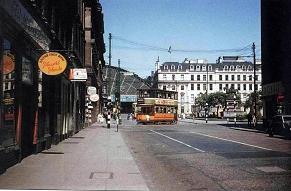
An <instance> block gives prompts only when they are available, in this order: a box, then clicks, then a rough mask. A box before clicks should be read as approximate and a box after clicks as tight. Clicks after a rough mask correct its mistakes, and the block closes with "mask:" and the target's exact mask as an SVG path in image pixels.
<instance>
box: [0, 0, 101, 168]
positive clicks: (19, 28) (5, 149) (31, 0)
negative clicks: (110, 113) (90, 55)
mask: <svg viewBox="0 0 291 191" xmlns="http://www.w3.org/2000/svg"><path fill="white" fill-rule="evenodd" d="M84 29H85V1H83V0H62V1H56V0H12V1H11V0H0V58H1V59H0V102H1V104H0V173H1V172H3V171H5V169H7V168H8V167H10V166H11V165H13V164H15V163H17V162H19V161H21V160H22V159H23V158H24V157H26V156H28V155H30V154H32V153H36V152H40V151H42V150H44V149H48V148H50V147H51V145H52V144H58V143H59V142H60V141H62V140H64V139H66V138H67V137H69V136H71V135H73V134H75V133H77V132H78V131H80V130H81V129H82V128H83V127H84V122H85V95H86V93H85V92H86V81H72V80H71V79H70V72H71V69H75V68H78V69H84V68H85V61H84V60H85V57H84V55H85V43H84V42H85V30H84ZM98 42H99V41H98ZM102 45H104V42H103V43H102ZM47 52H57V53H58V54H60V55H62V56H63V57H64V60H66V67H65V69H64V71H63V72H62V73H60V74H58V75H48V74H45V73H43V72H41V71H40V69H39V67H38V60H39V58H40V57H41V56H42V55H43V54H45V53H47Z"/></svg>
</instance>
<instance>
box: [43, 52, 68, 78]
mask: <svg viewBox="0 0 291 191" xmlns="http://www.w3.org/2000/svg"><path fill="white" fill-rule="evenodd" d="M38 67H39V69H40V71H42V72H43V73H45V74H47V75H58V74H61V73H63V71H65V69H66V67H67V60H66V59H65V57H63V56H62V55H61V54H60V53H57V52H48V53H45V54H43V55H42V56H41V57H40V58H39V59H38Z"/></svg>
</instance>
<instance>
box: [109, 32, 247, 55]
mask: <svg viewBox="0 0 291 191" xmlns="http://www.w3.org/2000/svg"><path fill="white" fill-rule="evenodd" d="M112 38H113V39H115V40H119V41H121V42H124V43H127V44H129V45H132V46H135V47H129V46H115V48H121V49H133V50H145V51H162V52H169V49H168V48H162V47H157V46H152V45H148V44H144V43H140V42H136V41H132V40H128V39H124V38H121V37H119V36H115V35H114V36H113V35H112ZM251 45H252V44H249V45H247V46H245V47H243V48H232V49H214V50H206V49H205V50H203V49H200V50H199V49H197V50H190V49H189V50H187V49H171V52H188V53H209V54H210V53H224V52H236V53H237V52H244V51H249V50H251Z"/></svg>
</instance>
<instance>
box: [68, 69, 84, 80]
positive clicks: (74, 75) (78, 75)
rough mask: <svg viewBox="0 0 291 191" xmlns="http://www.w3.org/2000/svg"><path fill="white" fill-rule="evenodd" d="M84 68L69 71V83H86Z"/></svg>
mask: <svg viewBox="0 0 291 191" xmlns="http://www.w3.org/2000/svg"><path fill="white" fill-rule="evenodd" d="M87 78H88V77H87V70H86V68H74V69H70V75H69V80H71V81H86V80H87Z"/></svg>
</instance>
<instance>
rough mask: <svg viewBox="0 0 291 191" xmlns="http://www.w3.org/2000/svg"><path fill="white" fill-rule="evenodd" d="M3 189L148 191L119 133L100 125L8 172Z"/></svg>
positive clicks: (2, 181) (0, 178)
mask: <svg viewBox="0 0 291 191" xmlns="http://www.w3.org/2000/svg"><path fill="white" fill-rule="evenodd" d="M0 189H45V190H49V189H53V190H140V191H147V190H149V189H148V187H147V185H146V183H145V181H144V179H143V177H142V175H141V173H140V171H139V169H138V167H137V165H136V163H135V161H134V159H133V157H132V155H131V153H130V151H129V149H128V147H127V146H126V144H125V142H124V141H123V138H122V136H121V134H120V132H116V129H115V128H111V129H107V128H104V127H102V125H100V124H97V123H96V124H93V125H92V126H90V127H88V128H85V129H83V130H81V131H80V132H78V133H77V134H75V135H74V136H73V137H70V138H68V139H66V140H64V141H62V142H60V143H59V144H58V145H53V146H52V148H51V149H48V150H45V151H43V152H41V153H38V154H35V155H31V156H29V157H27V158H25V159H23V160H22V161H21V163H19V164H17V165H15V166H13V167H11V168H9V169H7V171H6V172H5V173H4V174H2V175H0Z"/></svg>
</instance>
